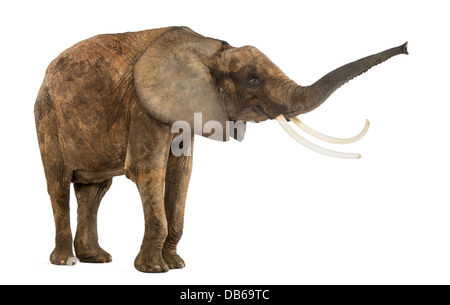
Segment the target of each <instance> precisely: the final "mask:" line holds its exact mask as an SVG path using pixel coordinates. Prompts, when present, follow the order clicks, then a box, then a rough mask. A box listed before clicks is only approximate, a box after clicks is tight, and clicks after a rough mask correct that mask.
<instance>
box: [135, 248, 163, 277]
mask: <svg viewBox="0 0 450 305" xmlns="http://www.w3.org/2000/svg"><path fill="white" fill-rule="evenodd" d="M134 267H135V268H136V269H137V270H138V271H141V272H148V273H162V272H167V271H169V266H167V264H166V262H165V261H164V259H163V257H162V254H161V252H159V253H147V252H143V251H140V252H139V254H138V256H137V257H136V259H135V260H134Z"/></svg>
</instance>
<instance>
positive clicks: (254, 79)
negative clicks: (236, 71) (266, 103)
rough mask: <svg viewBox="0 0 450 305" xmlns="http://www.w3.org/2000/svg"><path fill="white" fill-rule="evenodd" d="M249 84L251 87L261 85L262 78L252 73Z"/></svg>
mask: <svg viewBox="0 0 450 305" xmlns="http://www.w3.org/2000/svg"><path fill="white" fill-rule="evenodd" d="M248 84H249V85H250V86H251V87H255V88H256V87H259V86H261V80H260V79H259V78H258V77H257V76H256V75H251V76H250V77H249V79H248Z"/></svg>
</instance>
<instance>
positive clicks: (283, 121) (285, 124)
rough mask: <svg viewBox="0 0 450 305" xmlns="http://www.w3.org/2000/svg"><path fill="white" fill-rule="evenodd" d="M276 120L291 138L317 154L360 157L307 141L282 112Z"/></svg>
mask: <svg viewBox="0 0 450 305" xmlns="http://www.w3.org/2000/svg"><path fill="white" fill-rule="evenodd" d="M276 120H277V121H278V123H279V124H280V125H281V127H282V128H283V129H284V131H286V132H287V133H288V134H289V135H290V136H291V137H292V138H294V140H296V141H297V142H298V143H300V144H302V145H303V146H306V147H307V148H309V149H311V150H313V151H315V152H317V153H319V154H323V155H325V156H330V157H336V158H345V159H358V158H361V155H360V154H354V153H344V152H339V151H334V150H329V149H326V148H323V147H320V146H318V145H316V144H313V143H311V142H309V141H308V140H306V139H305V138H303V137H302V136H301V135H299V134H298V133H297V132H295V130H294V129H293V128H292V127H291V126H289V123H288V122H287V121H286V118H285V117H284V116H283V115H282V114H280V115H279V116H278V117H277V118H276Z"/></svg>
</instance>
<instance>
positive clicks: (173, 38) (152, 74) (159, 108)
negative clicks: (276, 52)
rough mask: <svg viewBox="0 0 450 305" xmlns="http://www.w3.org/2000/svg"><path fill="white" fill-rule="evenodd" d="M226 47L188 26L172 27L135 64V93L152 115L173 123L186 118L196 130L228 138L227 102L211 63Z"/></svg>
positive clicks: (212, 136)
mask: <svg viewBox="0 0 450 305" xmlns="http://www.w3.org/2000/svg"><path fill="white" fill-rule="evenodd" d="M222 47H223V43H222V42H221V41H219V40H215V39H211V38H205V37H203V36H201V35H199V34H197V33H195V32H193V31H192V30H190V29H188V28H174V29H172V30H169V31H167V32H166V33H164V34H163V35H162V36H161V37H159V38H158V39H157V40H156V41H155V42H154V43H153V44H152V45H150V46H149V47H148V48H147V50H146V51H145V52H144V53H143V54H142V56H141V57H140V59H139V60H138V61H137V63H136V66H135V67H134V82H135V87H136V92H137V94H138V97H139V99H140V101H141V103H142V105H143V107H144V108H145V110H146V111H147V112H148V113H149V114H150V116H152V117H153V118H155V119H156V120H158V121H160V122H162V123H166V124H170V125H172V126H186V125H174V123H175V122H177V123H179V121H184V122H187V123H189V125H190V128H191V132H192V133H195V134H199V135H202V136H207V137H209V138H212V139H215V140H219V141H227V140H228V139H229V136H228V134H229V132H227V124H226V122H227V121H228V116H227V112H226V107H225V103H224V100H223V98H222V97H221V95H220V93H219V92H218V87H217V85H216V83H215V81H214V79H213V78H212V76H211V73H210V70H209V68H208V67H207V66H206V62H207V60H208V59H210V58H211V57H212V56H213V55H214V54H217V53H218V52H220V50H221V49H222ZM194 114H195V124H194ZM200 114H201V116H200ZM209 121H213V122H209ZM205 123H206V124H205ZM184 124H186V123H184ZM208 126H209V127H208ZM213 131H214V132H213ZM231 136H233V134H231Z"/></svg>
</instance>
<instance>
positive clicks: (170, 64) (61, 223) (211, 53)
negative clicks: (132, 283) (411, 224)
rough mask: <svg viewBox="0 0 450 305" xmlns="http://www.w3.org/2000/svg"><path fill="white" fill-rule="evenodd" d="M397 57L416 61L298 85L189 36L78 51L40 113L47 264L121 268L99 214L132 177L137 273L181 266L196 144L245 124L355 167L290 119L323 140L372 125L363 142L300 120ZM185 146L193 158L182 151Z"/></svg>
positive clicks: (247, 52)
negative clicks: (104, 239) (119, 179)
mask: <svg viewBox="0 0 450 305" xmlns="http://www.w3.org/2000/svg"><path fill="white" fill-rule="evenodd" d="M399 54H408V51H407V43H405V44H403V45H400V46H398V47H394V48H391V49H388V50H386V51H383V52H380V53H377V54H374V55H371V56H368V57H365V58H362V59H360V60H357V61H354V62H351V63H349V64H346V65H344V66H342V67H340V68H337V69H335V70H334V71H332V72H330V73H328V74H326V75H325V76H323V77H322V78H320V79H319V80H318V81H317V82H315V83H313V84H312V85H309V86H301V85H298V84H296V83H295V82H294V81H293V80H291V79H289V78H288V77H287V76H286V75H285V74H284V73H283V72H282V71H281V70H280V68H278V67H277V66H276V65H275V64H274V63H273V62H272V61H271V60H270V59H269V58H267V57H266V56H265V55H264V54H263V53H262V52H261V51H259V50H258V49H257V48H255V47H253V46H243V47H233V46H231V45H230V44H228V43H227V42H226V41H223V40H218V39H213V38H209V37H204V36H202V35H200V34H198V33H196V32H194V31H193V30H191V29H190V28H188V27H179V26H174V27H166V28H159V29H151V30H144V31H139V32H127V33H120V34H103V35H97V36H94V37H91V38H89V39H87V40H84V41H81V42H79V43H77V44H75V45H74V46H72V47H70V48H69V49H67V50H65V51H64V52H62V53H61V54H60V55H59V56H58V57H57V58H56V59H54V60H53V61H52V62H51V63H50V65H49V66H48V68H47V70H46V73H45V76H44V80H43V83H42V85H41V87H40V90H39V93H38V96H37V99H36V102H35V106H34V115H35V123H36V130H37V138H38V143H39V150H40V153H41V159H42V164H43V168H44V173H45V177H46V181H47V192H48V194H49V196H50V201H51V206H52V211H53V216H54V222H55V232H56V234H55V248H54V250H53V251H52V252H51V255H50V262H51V263H52V264H56V265H74V264H76V263H77V261H80V262H87V263H107V262H111V261H112V257H111V255H110V254H109V253H108V252H106V251H105V250H103V249H102V248H101V247H100V245H99V243H98V234H97V212H98V208H99V205H100V201H101V200H102V197H103V196H104V195H105V193H106V192H107V191H108V189H109V188H110V186H111V183H112V179H113V177H115V176H119V175H125V176H126V177H127V178H128V179H130V180H132V181H133V182H134V183H135V184H136V186H137V188H138V191H139V194H140V196H141V200H142V205H143V211H144V220H145V229H144V237H143V241H142V245H141V248H140V251H139V253H138V255H137V257H136V258H135V260H134V266H135V268H136V269H137V270H139V271H142V272H167V271H169V269H178V268H183V267H184V266H185V262H184V261H183V259H182V258H181V257H180V256H179V254H178V252H177V244H178V242H179V241H180V238H181V236H182V233H183V225H184V211H185V201H186V196H187V191H188V185H189V179H190V175H191V170H192V154H191V153H189V152H190V151H191V150H192V146H193V142H194V135H201V136H204V137H208V138H211V139H213V140H218V141H224V142H225V141H228V140H230V139H231V138H234V139H237V140H239V141H241V140H242V139H243V136H244V133H245V127H246V123H247V122H255V123H258V122H262V121H265V120H269V119H270V120H272V119H276V120H277V121H278V122H279V123H280V124H281V125H282V127H283V128H284V129H286V130H287V131H288V133H289V134H290V135H291V136H292V137H294V138H295V139H296V140H297V141H299V142H301V143H303V144H305V145H306V146H307V147H309V148H311V149H313V150H316V151H318V152H320V153H323V154H326V155H330V156H335V157H342V158H358V157H359V155H358V154H349V153H340V152H334V151H330V150H327V149H325V148H322V147H320V146H318V145H315V144H313V143H311V142H306V141H304V138H303V137H301V136H300V135H299V134H298V133H297V132H296V131H294V130H293V128H292V127H291V126H290V125H289V121H292V122H294V123H296V124H297V125H298V126H300V127H302V128H304V129H305V130H306V131H309V132H310V133H311V134H313V135H315V136H316V137H318V138H319V139H322V140H326V141H335V143H348V142H352V141H356V140H357V139H359V138H360V137H361V136H363V135H364V134H365V132H366V131H367V127H368V123H367V124H366V127H365V128H364V130H363V131H362V132H361V133H360V134H359V135H358V136H356V137H353V138H350V139H336V138H331V137H327V136H325V135H322V134H320V133H318V132H315V131H314V130H312V129H311V128H309V127H307V126H305V125H304V124H303V123H302V122H301V121H300V120H299V118H297V116H298V115H300V114H303V113H307V112H309V111H311V110H313V109H315V108H316V107H318V106H319V105H321V104H322V103H323V102H324V101H325V100H326V99H327V98H328V97H329V96H330V95H331V94H332V93H333V92H334V91H335V90H336V89H338V88H339V87H341V86H342V85H343V84H345V83H346V82H348V81H349V80H351V79H352V78H354V77H356V76H358V75H360V74H362V73H364V72H366V71H367V70H369V69H370V68H371V67H373V66H375V65H377V64H379V63H382V62H384V61H386V60H387V59H389V58H391V57H393V56H395V55H399ZM199 116H200V117H201V122H200V123H199V122H198V119H197V120H196V118H198V117H199ZM177 122H178V123H179V122H184V125H183V124H181V125H178V126H185V127H186V128H185V129H187V130H188V131H186V130H182V128H179V127H177V128H174V126H175V127H176V126H177V124H176V123H177ZM203 122H206V124H204V125H203V126H202V124H203ZM208 123H211V124H209V125H208V126H209V127H208V126H207V124H208ZM224 126H225V127H224ZM207 127H208V128H207ZM213 130H214V132H212V131H213ZM181 136H182V137H183V139H188V140H189V145H184V144H183V143H182V142H183V141H181V142H180V141H179V143H177V144H176V145H173V143H174V142H175V141H174V140H175V139H177V138H178V137H181ZM181 144H182V145H181ZM180 145H181V146H183V145H184V146H186V147H188V148H189V149H186V148H184V150H183V151H182V153H175V151H176V150H177V149H178V148H180V149H181V148H182V147H180ZM71 184H73V187H74V191H75V195H76V198H77V203H78V205H77V215H78V217H77V228H76V233H75V238H73V237H72V231H71V226H70V216H69V198H70V186H71ZM74 251H75V253H76V256H75V255H74Z"/></svg>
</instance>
